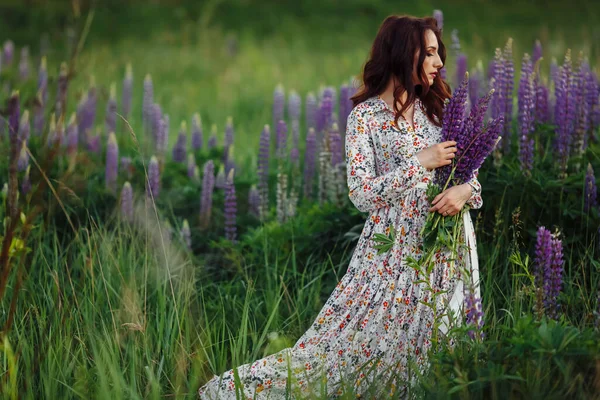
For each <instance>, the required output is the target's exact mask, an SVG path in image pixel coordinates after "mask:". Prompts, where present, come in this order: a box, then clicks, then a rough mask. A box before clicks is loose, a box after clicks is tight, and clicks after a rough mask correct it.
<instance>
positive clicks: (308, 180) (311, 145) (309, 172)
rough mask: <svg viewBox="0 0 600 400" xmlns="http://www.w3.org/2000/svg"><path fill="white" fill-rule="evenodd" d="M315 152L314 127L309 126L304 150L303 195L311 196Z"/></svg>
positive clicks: (315, 138)
mask: <svg viewBox="0 0 600 400" xmlns="http://www.w3.org/2000/svg"><path fill="white" fill-rule="evenodd" d="M316 154H317V135H316V134H315V129H314V128H309V130H308V134H307V135H306V150H305V152H304V197H305V198H307V199H310V198H312V189H313V177H314V175H315V168H316V165H315V162H316Z"/></svg>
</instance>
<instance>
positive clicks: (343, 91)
mask: <svg viewBox="0 0 600 400" xmlns="http://www.w3.org/2000/svg"><path fill="white" fill-rule="evenodd" d="M349 92H350V87H349V86H348V85H346V84H343V85H342V86H340V105H339V110H338V120H339V121H340V131H341V132H344V131H345V130H346V120H347V119H348V114H349V113H350V111H351V110H348V99H349V96H348V93H349Z"/></svg>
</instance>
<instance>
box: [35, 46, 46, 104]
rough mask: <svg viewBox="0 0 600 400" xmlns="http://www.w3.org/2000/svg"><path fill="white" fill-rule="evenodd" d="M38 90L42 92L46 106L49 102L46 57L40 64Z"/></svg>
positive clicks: (43, 102)
mask: <svg viewBox="0 0 600 400" xmlns="http://www.w3.org/2000/svg"><path fill="white" fill-rule="evenodd" d="M37 90H38V91H41V94H42V104H44V105H45V104H46V100H48V68H47V66H46V57H42V61H41V62H40V70H39V71H38V86H37Z"/></svg>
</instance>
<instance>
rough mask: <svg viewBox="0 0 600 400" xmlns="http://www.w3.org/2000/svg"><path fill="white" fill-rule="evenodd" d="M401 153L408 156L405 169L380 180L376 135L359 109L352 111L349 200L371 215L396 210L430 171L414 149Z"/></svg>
mask: <svg viewBox="0 0 600 400" xmlns="http://www.w3.org/2000/svg"><path fill="white" fill-rule="evenodd" d="M408 145H409V146H410V142H408ZM403 150H404V151H403ZM399 151H400V152H401V153H402V154H406V155H407V157H405V158H404V159H403V161H402V165H400V166H399V167H397V168H396V169H394V170H393V171H391V172H389V173H387V174H384V175H380V176H376V169H375V165H376V151H375V146H374V144H373V134H372V133H371V131H370V130H369V127H368V125H367V121H366V120H365V117H363V116H362V115H361V112H360V111H358V110H357V108H354V109H353V110H352V112H351V113H350V115H349V116H348V120H347V124H346V167H347V168H346V172H347V180H348V189H349V195H348V196H349V198H350V201H351V202H352V203H353V204H354V206H355V207H356V208H357V209H358V210H359V211H362V212H371V211H374V210H376V209H378V208H381V207H390V206H392V205H393V204H394V202H396V201H397V200H398V199H399V198H400V197H401V196H402V193H403V192H404V191H406V190H408V189H410V188H412V187H414V185H415V184H416V183H418V182H420V181H421V180H422V179H423V178H424V177H425V175H426V173H427V170H426V169H425V167H423V165H421V163H420V162H419V160H418V158H417V156H416V154H414V153H412V152H413V151H414V150H413V148H412V147H410V148H409V149H408V148H407V149H402V148H400V149H399Z"/></svg>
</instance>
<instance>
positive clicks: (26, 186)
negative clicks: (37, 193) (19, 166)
mask: <svg viewBox="0 0 600 400" xmlns="http://www.w3.org/2000/svg"><path fill="white" fill-rule="evenodd" d="M30 169H31V165H28V166H27V168H26V169H25V175H24V176H23V180H22V181H21V193H22V194H24V195H25V194H27V193H29V191H30V190H31V179H30V178H29V171H30Z"/></svg>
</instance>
